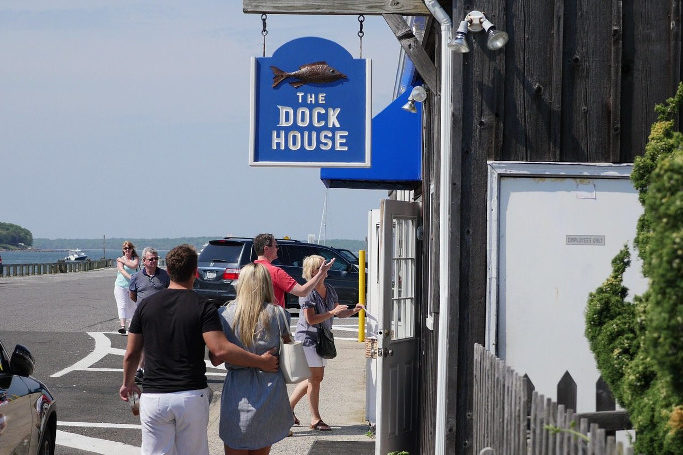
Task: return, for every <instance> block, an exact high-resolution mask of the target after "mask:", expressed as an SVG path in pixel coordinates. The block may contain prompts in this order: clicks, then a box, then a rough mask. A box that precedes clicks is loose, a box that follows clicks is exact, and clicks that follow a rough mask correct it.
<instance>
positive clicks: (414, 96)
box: [401, 85, 427, 114]
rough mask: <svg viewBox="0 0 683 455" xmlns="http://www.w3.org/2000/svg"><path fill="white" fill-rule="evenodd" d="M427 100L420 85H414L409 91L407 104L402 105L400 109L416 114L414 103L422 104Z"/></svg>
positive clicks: (425, 93) (425, 91) (424, 91)
mask: <svg viewBox="0 0 683 455" xmlns="http://www.w3.org/2000/svg"><path fill="white" fill-rule="evenodd" d="M426 99H427V90H425V88H424V87H423V86H421V85H416V86H415V87H413V90H411V92H410V95H408V102H407V103H406V104H404V105H403V106H402V107H401V109H404V110H406V111H408V112H412V113H413V114H415V113H417V108H416V107H415V101H417V102H418V103H422V102H423V101H424V100H426Z"/></svg>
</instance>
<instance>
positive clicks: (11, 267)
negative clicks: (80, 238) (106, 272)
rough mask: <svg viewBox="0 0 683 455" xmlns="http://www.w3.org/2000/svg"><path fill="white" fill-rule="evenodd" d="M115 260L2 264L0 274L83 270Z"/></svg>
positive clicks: (106, 266) (10, 275)
mask: <svg viewBox="0 0 683 455" xmlns="http://www.w3.org/2000/svg"><path fill="white" fill-rule="evenodd" d="M115 262H116V260H115V259H99V260H96V261H75V262H66V261H62V262H54V263H49V264H3V265H2V266H0V276H2V277H13V276H30V275H50V274H55V273H70V272H85V271H88V270H95V269H106V268H110V267H114V264H115Z"/></svg>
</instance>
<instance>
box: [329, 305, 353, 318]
mask: <svg viewBox="0 0 683 455" xmlns="http://www.w3.org/2000/svg"><path fill="white" fill-rule="evenodd" d="M347 312H348V313H349V314H351V310H349V309H348V308H346V306H345V305H337V306H336V307H334V308H332V309H331V310H330V313H331V314H332V315H333V316H337V317H340V318H345V317H347V316H348V315H347V316H344V314H345V313H347Z"/></svg>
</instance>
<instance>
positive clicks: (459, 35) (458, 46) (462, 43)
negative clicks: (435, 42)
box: [448, 20, 470, 54]
mask: <svg viewBox="0 0 683 455" xmlns="http://www.w3.org/2000/svg"><path fill="white" fill-rule="evenodd" d="M468 25H469V22H467V21H466V20H464V21H461V22H460V26H459V27H458V31H457V32H455V38H453V41H451V42H450V43H448V47H450V48H451V49H453V51H455V52H457V53H458V54H466V53H467V52H469V51H470V47H469V46H468V45H467V40H465V38H466V37H467V28H468Z"/></svg>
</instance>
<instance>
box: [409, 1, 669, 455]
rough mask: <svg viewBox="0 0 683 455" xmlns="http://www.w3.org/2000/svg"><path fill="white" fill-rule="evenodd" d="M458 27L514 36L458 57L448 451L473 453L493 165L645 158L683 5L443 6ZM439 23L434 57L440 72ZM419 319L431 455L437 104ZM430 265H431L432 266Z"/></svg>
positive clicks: (430, 107) (431, 38) (423, 447)
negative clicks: (479, 24)
mask: <svg viewBox="0 0 683 455" xmlns="http://www.w3.org/2000/svg"><path fill="white" fill-rule="evenodd" d="M441 4H442V5H443V6H444V8H445V9H446V11H447V12H451V11H452V12H453V14H452V17H453V22H454V24H455V27H457V25H458V23H459V22H460V20H461V19H462V18H463V17H464V16H465V14H466V13H467V12H468V11H470V10H473V9H477V10H481V11H483V12H485V13H486V14H487V16H488V17H489V19H490V20H491V21H492V22H493V23H494V24H496V25H497V26H498V28H499V29H502V30H505V31H506V32H507V33H508V34H509V35H510V41H509V43H508V44H507V46H506V47H505V48H503V50H501V51H498V52H493V51H489V50H488V49H487V48H486V36H485V34H484V33H476V34H470V35H469V36H468V42H469V44H470V49H471V52H470V53H469V54H465V55H460V54H452V56H451V57H452V59H453V65H454V66H453V80H452V83H453V100H452V101H453V113H454V116H453V138H454V141H453V162H452V168H453V186H452V188H451V191H452V193H451V199H452V204H453V205H452V213H453V215H452V217H451V220H450V225H451V241H452V243H453V244H452V246H451V255H452V256H451V257H453V258H455V259H456V260H455V262H454V263H453V264H452V265H451V272H452V277H451V310H450V312H449V315H448V317H449V318H450V319H449V321H450V323H449V325H450V330H449V359H448V361H449V381H448V400H447V409H448V415H447V435H446V437H447V453H457V454H461V453H466V454H469V453H471V447H472V445H471V435H472V425H471V418H470V417H468V416H471V411H472V383H471V377H472V368H473V366H472V365H473V358H472V346H473V344H474V343H475V342H478V343H482V344H483V343H484V342H485V340H484V334H485V320H486V319H485V317H486V279H487V270H486V186H487V173H486V162H487V160H502V161H563V162H585V163H597V162H608V163H610V162H611V163H625V162H632V161H633V159H634V158H635V157H636V156H638V155H641V154H642V153H643V149H644V146H645V143H646V141H647V136H648V134H649V129H650V125H651V123H652V122H653V120H654V119H655V113H654V106H655V104H657V103H661V102H663V101H664V100H665V99H666V98H668V97H670V96H672V95H673V94H674V91H675V87H676V86H677V84H678V82H679V81H680V78H681V60H682V59H681V33H680V29H681V23H680V10H681V0H666V1H665V0H648V1H636V0H628V1H626V0H620V1H618V0H606V1H594V0H591V1H589V0H498V1H493V0H482V1H477V2H472V1H469V0H468V1H466V2H464V3H463V2H450V1H442V2H441ZM439 33H440V29H439V26H438V24H435V23H433V25H432V27H431V29H430V30H429V31H428V37H427V39H425V42H426V43H427V45H426V46H427V52H428V53H429V54H430V55H431V56H434V62H435V64H436V65H437V68H438V67H439V66H440V63H439V62H440V60H439V42H440V36H439ZM425 116H427V118H428V124H429V128H428V129H426V134H427V136H426V137H425V138H424V144H425V148H424V161H423V162H424V166H423V172H424V181H423V187H422V200H423V206H424V210H425V213H424V221H425V226H424V228H425V229H424V233H425V238H424V248H423V264H424V271H425V274H428V276H427V275H425V279H424V280H423V283H424V286H423V288H422V302H423V304H422V305H421V306H420V320H421V321H422V325H423V326H422V328H421V330H420V331H419V333H420V336H421V349H420V355H421V358H420V383H421V392H420V393H421V395H420V422H421V433H420V453H434V429H435V411H434V410H435V406H436V404H435V403H436V371H437V368H436V364H437V360H438V359H437V340H438V338H437V327H438V317H439V315H438V314H436V315H434V316H435V320H434V330H429V329H427V328H426V327H425V326H424V321H425V320H426V318H427V317H428V316H429V315H428V308H429V304H428V300H431V301H432V307H433V308H437V309H438V300H439V296H438V292H439V285H438V283H439V271H438V264H439V258H438V251H439V244H438V239H439V202H438V201H439V182H438V172H439V168H440V163H439V137H438V135H439V133H438V127H439V98H438V94H432V96H430V97H429V98H428V101H427V102H426V103H425ZM428 270H429V272H427V271H428Z"/></svg>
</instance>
